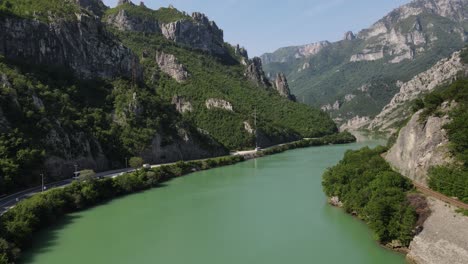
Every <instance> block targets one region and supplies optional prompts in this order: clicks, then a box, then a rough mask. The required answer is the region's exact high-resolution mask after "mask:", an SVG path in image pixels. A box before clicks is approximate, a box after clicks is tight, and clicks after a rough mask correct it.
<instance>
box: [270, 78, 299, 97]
mask: <svg viewBox="0 0 468 264" xmlns="http://www.w3.org/2000/svg"><path fill="white" fill-rule="evenodd" d="M274 86H275V88H276V90H277V91H278V93H279V94H280V95H281V96H283V97H285V98H288V99H289V100H291V101H296V97H295V96H294V95H292V94H291V91H290V90H289V85H288V80H287V79H286V76H285V75H284V73H278V74H277V75H276V80H275V82H274Z"/></svg>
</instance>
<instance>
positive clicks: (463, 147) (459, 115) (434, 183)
mask: <svg viewBox="0 0 468 264" xmlns="http://www.w3.org/2000/svg"><path fill="white" fill-rule="evenodd" d="M465 53H466V51H465ZM444 102H446V103H452V104H453V106H452V107H453V108H452V109H450V110H449V117H450V119H451V121H450V123H449V124H447V125H446V126H445V129H446V130H447V134H448V138H449V141H450V146H449V147H450V150H451V152H452V154H453V156H454V157H455V158H456V160H457V162H456V163H455V164H453V165H452V166H444V167H436V168H433V169H432V170H430V172H429V186H430V187H431V188H432V189H434V190H436V191H439V192H441V193H443V194H446V195H448V196H451V197H458V198H459V199H460V200H462V201H464V202H468V80H467V79H461V80H458V81H455V82H454V83H453V84H451V85H448V86H445V87H442V88H440V89H438V90H436V91H434V92H432V93H430V94H428V95H427V96H426V97H425V98H424V99H422V100H418V101H417V102H416V106H417V107H416V109H415V110H419V109H423V113H422V115H421V116H422V117H423V118H422V120H421V121H422V122H424V120H425V119H426V118H427V117H428V116H431V115H442V114H444V113H443V112H442V111H441V105H442V104H443V103H444Z"/></svg>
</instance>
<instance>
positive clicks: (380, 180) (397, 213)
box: [323, 147, 418, 246]
mask: <svg viewBox="0 0 468 264" xmlns="http://www.w3.org/2000/svg"><path fill="white" fill-rule="evenodd" d="M385 151H386V148H384V147H378V148H376V149H369V148H363V149H361V150H357V151H348V152H346V154H345V156H344V159H343V160H341V161H340V163H339V164H338V165H336V166H334V167H332V168H330V169H328V170H327V171H326V172H325V173H324V175H323V188H324V191H325V193H326V194H327V196H329V197H339V199H340V201H341V202H342V203H343V207H344V209H345V210H346V212H348V213H351V214H353V215H356V216H357V217H359V218H360V219H362V220H363V221H365V222H366V223H367V224H368V225H369V226H370V228H371V229H372V230H373V231H374V233H375V236H376V238H377V240H379V241H380V242H381V243H382V244H388V243H392V242H394V241H395V240H398V241H399V242H400V243H401V244H402V245H403V246H408V245H409V243H410V242H411V240H412V238H413V236H414V235H415V227H416V223H417V221H418V214H417V213H416V209H415V208H414V207H413V206H412V205H411V201H410V199H409V194H410V192H411V191H412V190H413V186H412V184H411V182H410V181H409V180H408V179H406V178H405V177H403V176H402V175H400V174H399V173H397V172H394V171H393V170H392V169H391V167H390V166H389V164H388V163H387V162H386V161H385V160H384V159H383V158H382V157H381V154H382V153H384V152H385Z"/></svg>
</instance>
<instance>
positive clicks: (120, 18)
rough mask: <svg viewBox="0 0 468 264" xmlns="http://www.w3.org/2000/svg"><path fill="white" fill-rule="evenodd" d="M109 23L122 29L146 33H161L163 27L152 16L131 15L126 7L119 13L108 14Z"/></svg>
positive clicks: (107, 21)
mask: <svg viewBox="0 0 468 264" xmlns="http://www.w3.org/2000/svg"><path fill="white" fill-rule="evenodd" d="M106 23H107V24H110V25H114V26H115V27H116V28H117V29H118V30H121V31H135V32H146V33H160V32H161V28H160V27H159V22H158V21H157V20H154V19H151V18H142V17H136V16H131V15H130V14H129V13H128V12H127V11H126V10H125V9H122V10H120V11H119V12H118V13H117V14H115V15H112V16H108V17H107V20H106Z"/></svg>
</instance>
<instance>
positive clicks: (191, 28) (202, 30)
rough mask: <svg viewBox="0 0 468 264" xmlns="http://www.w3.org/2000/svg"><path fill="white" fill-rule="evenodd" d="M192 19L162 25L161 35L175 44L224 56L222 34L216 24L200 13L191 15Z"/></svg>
mask: <svg viewBox="0 0 468 264" xmlns="http://www.w3.org/2000/svg"><path fill="white" fill-rule="evenodd" d="M192 19H193V20H182V21H177V22H173V23H169V24H163V25H162V26H161V28H162V34H163V35H164V36H165V37H166V38H167V39H168V40H172V41H174V42H176V43H180V44H184V45H187V46H190V47H192V48H195V49H200V50H203V51H206V52H211V53H214V54H221V55H222V54H225V53H226V49H225V47H224V33H223V31H222V30H221V29H219V28H218V26H217V25H216V23H215V22H214V21H210V20H209V19H208V17H206V16H205V15H204V14H202V13H193V14H192Z"/></svg>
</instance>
